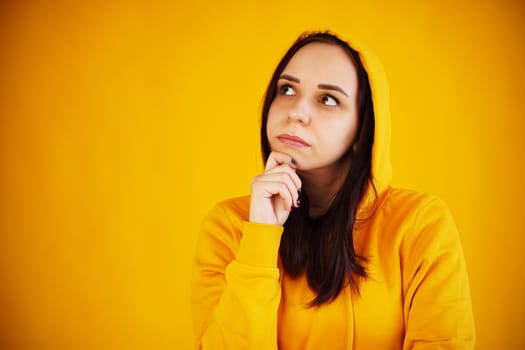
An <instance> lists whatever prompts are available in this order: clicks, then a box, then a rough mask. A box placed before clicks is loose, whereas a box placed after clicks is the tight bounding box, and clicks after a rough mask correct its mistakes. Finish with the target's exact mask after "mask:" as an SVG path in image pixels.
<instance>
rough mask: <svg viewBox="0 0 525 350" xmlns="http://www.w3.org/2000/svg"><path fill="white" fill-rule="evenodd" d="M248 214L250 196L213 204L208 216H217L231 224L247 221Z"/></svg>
mask: <svg viewBox="0 0 525 350" xmlns="http://www.w3.org/2000/svg"><path fill="white" fill-rule="evenodd" d="M249 214H250V196H242V197H234V198H229V199H226V200H223V201H220V202H218V203H217V204H215V205H214V206H213V207H212V208H211V210H210V212H209V213H208V216H210V215H213V216H218V217H222V218H223V219H225V220H230V221H233V222H242V221H245V220H248V217H249Z"/></svg>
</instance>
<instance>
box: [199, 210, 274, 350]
mask: <svg viewBox="0 0 525 350" xmlns="http://www.w3.org/2000/svg"><path fill="white" fill-rule="evenodd" d="M230 214H232V213H231V212H229V209H228V208H223V207H221V206H220V205H218V206H216V207H215V208H214V209H213V210H212V211H211V212H210V214H209V215H208V216H207V218H206V219H205V220H204V221H203V224H202V228H201V234H200V237H199V241H198V244H197V250H196V254H195V261H194V268H193V277H192V296H191V299H192V305H191V306H192V312H193V317H194V329H195V335H196V349H203V350H206V349H277V312H278V307H279V302H280V298H281V287H280V283H279V269H278V267H277V256H278V250H279V244H280V239H281V235H282V232H283V227H282V226H275V225H264V224H257V223H250V222H246V221H242V220H240V219H238V218H236V217H232V215H230Z"/></svg>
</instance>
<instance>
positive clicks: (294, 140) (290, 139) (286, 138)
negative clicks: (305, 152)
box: [277, 134, 310, 147]
mask: <svg viewBox="0 0 525 350" xmlns="http://www.w3.org/2000/svg"><path fill="white" fill-rule="evenodd" d="M277 139H279V141H281V142H282V143H284V144H287V145H290V146H295V147H309V146H310V145H309V144H308V142H306V141H305V140H303V139H302V138H300V137H299V136H294V135H288V134H281V135H279V136H277Z"/></svg>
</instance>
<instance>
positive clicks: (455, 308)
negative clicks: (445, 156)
mask: <svg viewBox="0 0 525 350" xmlns="http://www.w3.org/2000/svg"><path fill="white" fill-rule="evenodd" d="M403 256H404V257H405V264H404V267H403V295H404V317H405V340H404V344H403V349H436V348H438V347H439V348H440V349H473V348H474V338H475V331H474V319H473V315H472V306H471V298H470V290H469V283H468V276H467V270H466V266H465V260H464V257H463V250H462V247H461V243H460V240H459V235H458V232H457V229H456V226H455V224H454V220H453V218H452V215H451V214H450V212H449V211H448V209H447V207H446V205H445V204H444V203H443V202H442V201H440V200H437V199H433V200H432V201H430V202H428V203H427V204H426V205H425V206H424V207H422V208H421V209H420V212H419V213H418V215H417V216H416V218H415V221H414V226H413V230H412V232H411V233H410V236H409V237H408V244H407V245H406V247H405V251H404V254H403Z"/></svg>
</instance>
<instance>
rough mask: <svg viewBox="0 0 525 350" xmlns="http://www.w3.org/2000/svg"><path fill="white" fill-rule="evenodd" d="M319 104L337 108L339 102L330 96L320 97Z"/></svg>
mask: <svg viewBox="0 0 525 350" xmlns="http://www.w3.org/2000/svg"><path fill="white" fill-rule="evenodd" d="M321 103H322V104H324V105H326V106H330V107H335V106H339V100H338V99H336V98H335V97H333V96H331V95H323V96H321Z"/></svg>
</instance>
